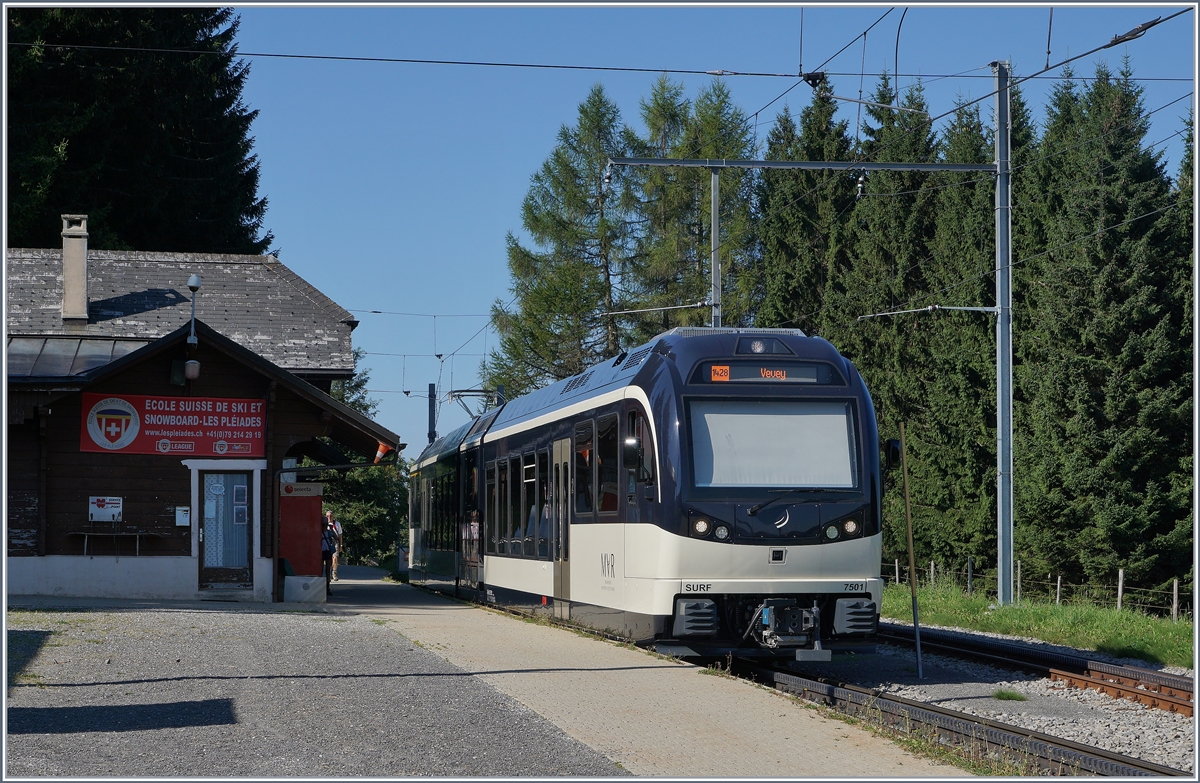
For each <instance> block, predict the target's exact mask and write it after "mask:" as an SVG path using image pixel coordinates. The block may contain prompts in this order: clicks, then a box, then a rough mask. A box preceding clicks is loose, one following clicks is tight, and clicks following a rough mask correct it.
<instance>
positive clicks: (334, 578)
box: [325, 511, 346, 582]
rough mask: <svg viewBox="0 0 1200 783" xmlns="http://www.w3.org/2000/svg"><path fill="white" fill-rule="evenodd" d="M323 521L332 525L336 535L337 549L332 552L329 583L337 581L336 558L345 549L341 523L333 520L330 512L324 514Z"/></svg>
mask: <svg viewBox="0 0 1200 783" xmlns="http://www.w3.org/2000/svg"><path fill="white" fill-rule="evenodd" d="M325 521H326V523H329V524H332V525H333V531H334V532H335V533H337V548H336V549H334V550H333V568H332V570H331V572H330V574H331V577H332V578H331V580H330V581H333V582H336V581H337V580H338V575H337V571H338V557H339V556H340V555H341V554H342V552H343V550H345V548H346V547H345V546H344V545H343V540H342V523H341V522H338V521H337V520H336V519H334V518H333V512H332V511H326V512H325Z"/></svg>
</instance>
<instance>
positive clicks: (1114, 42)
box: [717, 8, 1192, 253]
mask: <svg viewBox="0 0 1200 783" xmlns="http://www.w3.org/2000/svg"><path fill="white" fill-rule="evenodd" d="M1190 10H1192V9H1191V8H1185V9H1183V10H1181V11H1179V12H1177V13H1175V14H1172V15H1171V16H1168V17H1166V18H1163V17H1158V18H1156V19H1154V20H1152V21H1151V22H1146V23H1144V24H1142V25H1139V26H1138V27H1135V28H1134V29H1133V30H1131V31H1129V32H1127V33H1124V34H1123V35H1117V36H1113V38H1112V40H1110V41H1109V42H1108V43H1107V44H1104V45H1102V46H1098V47H1096V48H1094V49H1091V50H1089V51H1087V52H1084V53H1083V54H1079V55H1075V56H1074V57H1068V58H1067V59H1065V60H1063V61H1062V62H1059V63H1056V64H1055V65H1053V66H1051V67H1050V68H1048V69H1043V70H1042V71H1038V74H1040V73H1044V72H1045V71H1046V70H1053V69H1054V68H1058V67H1061V66H1063V65H1066V64H1067V63H1070V62H1073V61H1075V60H1078V59H1080V58H1082V57H1087V56H1088V55H1090V54H1094V53H1096V52H1098V51H1100V50H1102V49H1107V48H1109V47H1111V46H1115V45H1117V44H1119V43H1123V42H1125V41H1128V40H1135V39H1136V38H1140V37H1141V36H1142V35H1144V34H1145V33H1146V31H1148V30H1149V29H1150V28H1152V27H1155V26H1157V25H1159V24H1161V23H1163V22H1166V21H1169V20H1170V19H1174V18H1175V17H1177V16H1179V15H1181V14H1183V13H1186V12H1187V11H1190ZM885 16H886V14H885ZM880 19H882V17H880ZM877 23H878V20H877ZM868 29H869V28H868ZM1139 30H1140V32H1138V31H1139ZM1134 33H1136V35H1135V34H1134ZM855 40H858V39H857V38H856V39H855ZM844 50H845V47H843V51H844ZM839 54H840V52H839ZM835 56H836V55H835ZM831 59H832V58H831ZM826 62H828V60H827V61H826ZM818 70H819V69H818ZM1034 75H1037V74H1034ZM1030 78H1032V77H1022V78H1020V79H1018V80H1016V81H1013V82H1012V83H1010V85H1009V89H1011V88H1012V87H1015V86H1017V85H1018V84H1020V83H1021V82H1024V81H1028V80H1029V79H1030ZM996 93H997V91H996V90H993V91H992V92H990V93H988V94H987V95H984V96H982V97H980V98H976V99H974V100H969V101H966V102H963V103H959V104H956V105H955V107H954V109H952V110H950V111H948V112H944V113H942V114H939V115H937V116H936V117H932V116H931V117H929V119H928V120H925V121H924V122H921V123H919V124H918V125H916V126H914V127H913V128H909V129H907V130H904V131H902V132H901V133H900V134H899V135H897V137H896V138H894V139H892V140H891V141H890V142H888V143H887V144H885V145H883V146H881V147H879V148H877V149H875V150H873V151H872V152H871V153H869V154H866V155H863V156H861V157H859V158H857V159H855V160H853V161H850V162H851V163H865V162H868V161H869V160H870V159H871V158H872V157H875V156H877V155H880V154H882V153H884V152H886V151H887V150H888V149H890V148H892V147H894V146H895V145H896V144H898V143H899V142H900V141H901V140H903V139H904V138H906V137H907V136H908V135H909V134H911V133H914V132H916V131H917V130H918V129H920V128H921V127H924V126H926V125H928V126H929V127H930V128H932V125H933V123H934V122H936V121H937V120H940V119H944V118H945V117H947V116H949V115H951V114H954V113H955V112H957V111H959V110H961V109H963V108H966V107H968V106H971V105H973V104H976V103H979V102H980V101H982V100H984V99H985V98H989V97H992V96H995V95H996ZM835 181H836V180H835V179H833V178H830V179H828V180H827V181H826V182H824V183H821V184H819V185H817V186H815V187H813V188H812V189H811V190H809V191H808V192H806V193H803V194H801V195H800V196H798V197H796V198H795V199H793V200H792V201H790V202H788V203H787V204H784V205H783V206H781V207H778V208H777V209H778V210H783V209H788V208H790V207H792V206H795V205H796V204H798V203H799V202H800V201H801V200H803V199H805V198H807V197H808V196H810V195H812V194H813V193H816V192H817V191H818V190H820V189H821V188H823V187H829V186H830V185H831V184H832V183H834V182H835ZM751 230H752V228H746V229H743V230H742V231H740V232H737V233H735V234H732V235H730V236H729V237H728V238H726V239H725V240H724V241H723V242H719V243H718V245H717V252H718V253H719V252H720V251H721V249H722V248H723V247H724V246H725V245H727V244H728V243H729V242H731V241H733V240H734V239H736V238H739V237H740V236H742V235H743V234H745V233H748V232H749V231H751Z"/></svg>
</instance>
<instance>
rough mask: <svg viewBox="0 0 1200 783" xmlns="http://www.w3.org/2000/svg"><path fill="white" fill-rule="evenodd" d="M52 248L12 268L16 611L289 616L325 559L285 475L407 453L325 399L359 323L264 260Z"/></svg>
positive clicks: (83, 241)
mask: <svg viewBox="0 0 1200 783" xmlns="http://www.w3.org/2000/svg"><path fill="white" fill-rule="evenodd" d="M62 236H63V247H62V248H61V249H59V248H55V249H13V248H9V249H8V250H7V251H6V259H5V261H6V285H7V288H8V312H7V314H6V325H7V363H6V392H7V394H6V415H7V419H6V423H7V426H6V435H7V443H6V453H5V457H6V458H5V464H6V468H5V470H6V480H7V481H6V484H7V497H6V502H7V515H6V523H7V524H6V529H7V552H6V555H7V556H6V569H5V572H6V577H7V588H8V593H9V594H10V595H59V596H88V597H115V598H147V599H150V598H165V599H205V598H212V599H220V600H241V601H272V600H282V598H283V589H282V585H283V575H284V573H285V571H291V572H293V573H299V574H304V573H310V572H312V573H315V572H316V571H315V570H314V565H313V564H314V563H316V564H319V558H320V554H319V546H320V545H319V539H318V534H317V531H319V513H320V502H319V499H318V500H317V502H316V503H315V504H314V503H313V502H311V498H312V496H313V495H314V494H315V492H314V487H312V486H306V485H304V484H303V483H299V484H294V483H292V482H294V481H295V477H294V476H292V475H289V473H288V472H287V471H286V470H285V468H287V467H293V466H295V465H296V461H297V460H299V459H301V458H303V457H309V458H311V459H313V460H315V461H316V462H317V463H319V464H322V465H347V464H370V463H372V462H375V461H377V458H378V455H379V454H380V453H381V452H383V453H387V452H391V455H392V456H394V455H395V454H397V453H398V451H397V450H398V449H400V448H402V445H401V444H400V442H399V438H398V437H397V436H396V434H395V433H393V432H391V431H389V430H387V429H386V428H384V427H381V426H379V425H378V424H376V423H375V422H373V421H372V420H370V419H369V418H367V417H365V416H363V415H361V414H360V413H358V412H357V411H355V410H353V409H351V408H349V407H347V406H346V405H344V404H342V403H340V402H338V401H337V400H335V399H333V398H332V397H330V396H329V391H330V388H331V384H332V382H333V381H335V380H346V379H350V378H352V377H353V373H354V356H353V349H352V346H351V332H352V330H353V329H354V327H355V326H356V325H357V322H356V321H355V320H354V318H353V316H352V315H351V313H349V312H348V311H347V310H345V309H343V308H342V307H340V306H339V305H337V304H336V303H335V302H333V301H332V300H330V299H329V298H328V297H326V296H325V295H324V294H322V293H321V292H320V291H318V290H317V289H316V288H314V287H313V286H311V285H309V284H308V283H307V282H306V281H304V280H303V279H302V278H300V277H299V276H298V275H296V274H295V273H294V272H292V271H291V270H290V269H288V268H287V267H286V266H284V265H283V264H282V263H280V262H279V261H278V260H277V259H276V258H274V257H273V256H270V255H266V256H240V255H209V254H194V253H153V252H127V251H95V250H93V251H89V250H88V247H87V217H86V216H82V215H64V216H63V232H62ZM193 275H196V276H197V277H198V278H199V280H196V279H195V278H192V276H193ZM189 280H190V282H191V283H193V284H195V283H199V287H198V290H196V291H195V292H192V291H190V290H189V286H188V283H189ZM193 304H194V313H195V314H194V318H193ZM318 491H319V490H318ZM293 494H295V495H297V496H304V497H306V498H308V499H309V502H304V501H297V502H295V503H293V502H292V500H293V498H291V497H290V496H291V495H293ZM285 560H286V561H287V563H286V564H285V562H284V561H285ZM316 568H319V565H317V566H316Z"/></svg>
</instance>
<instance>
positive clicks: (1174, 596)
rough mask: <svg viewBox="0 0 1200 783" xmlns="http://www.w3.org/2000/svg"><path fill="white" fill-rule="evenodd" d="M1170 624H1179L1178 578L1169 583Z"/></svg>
mask: <svg viewBox="0 0 1200 783" xmlns="http://www.w3.org/2000/svg"><path fill="white" fill-rule="evenodd" d="M1171 622H1173V623H1177V622H1179V577H1176V578H1175V579H1174V580H1173V581H1172V582H1171Z"/></svg>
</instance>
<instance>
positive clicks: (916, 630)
mask: <svg viewBox="0 0 1200 783" xmlns="http://www.w3.org/2000/svg"><path fill="white" fill-rule="evenodd" d="M900 465H901V467H902V468H903V473H904V518H905V520H906V521H907V523H908V585H909V587H910V588H911V589H912V610H913V638H914V639H915V640H916V643H917V679H918V680H923V679H925V670H924V669H923V668H921V621H920V620H919V619H918V618H917V561H916V557H915V556H914V555H913V534H912V507H911V506H910V505H909V502H908V449H907V448H905V443H904V422H900Z"/></svg>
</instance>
